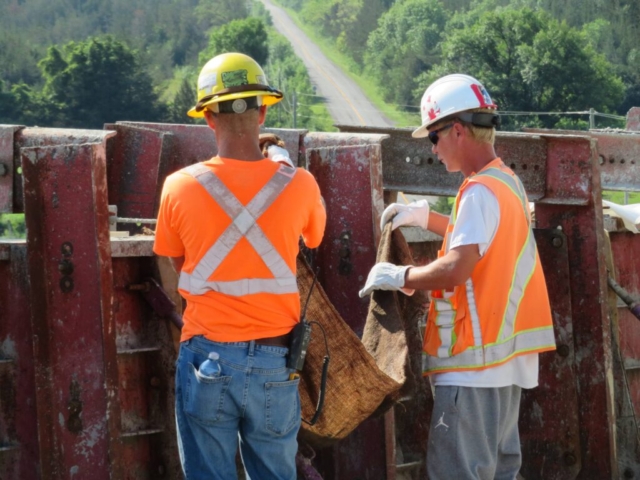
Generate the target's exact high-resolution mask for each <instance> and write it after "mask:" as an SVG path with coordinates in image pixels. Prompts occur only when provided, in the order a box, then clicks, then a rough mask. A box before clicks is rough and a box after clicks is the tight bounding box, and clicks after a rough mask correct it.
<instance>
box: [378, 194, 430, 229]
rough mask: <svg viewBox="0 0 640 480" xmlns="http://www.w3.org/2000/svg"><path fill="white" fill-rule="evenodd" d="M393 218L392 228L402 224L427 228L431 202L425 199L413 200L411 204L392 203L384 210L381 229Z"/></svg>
mask: <svg viewBox="0 0 640 480" xmlns="http://www.w3.org/2000/svg"><path fill="white" fill-rule="evenodd" d="M392 219H393V223H392V224H391V229H392V230H395V229H396V228H398V227H402V226H407V227H421V228H424V229H425V230H426V229H427V224H428V223H429V202H427V200H426V199H423V200H418V201H417V202H412V203H410V204H409V205H403V204H402V203H392V204H391V205H389V206H388V207H387V208H385V209H384V212H382V218H381V219H380V230H384V226H385V225H386V224H387V222H388V221H389V220H392Z"/></svg>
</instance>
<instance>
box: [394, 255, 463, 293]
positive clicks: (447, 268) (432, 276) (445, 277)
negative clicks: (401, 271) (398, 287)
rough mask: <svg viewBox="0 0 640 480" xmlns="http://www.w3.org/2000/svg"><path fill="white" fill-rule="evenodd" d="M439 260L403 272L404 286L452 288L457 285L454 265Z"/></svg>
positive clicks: (432, 288) (419, 288) (424, 288)
mask: <svg viewBox="0 0 640 480" xmlns="http://www.w3.org/2000/svg"><path fill="white" fill-rule="evenodd" d="M441 260H442V259H440V260H436V261H434V262H432V263H430V264H428V265H423V266H419V267H411V268H409V269H408V270H407V271H406V273H405V277H404V287H405V288H412V289H414V290H440V289H452V288H453V287H455V286H456V285H459V284H460V281H459V279H458V275H457V274H456V272H455V265H453V264H452V263H450V262H444V261H441Z"/></svg>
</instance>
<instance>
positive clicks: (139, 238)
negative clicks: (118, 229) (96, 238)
mask: <svg viewBox="0 0 640 480" xmlns="http://www.w3.org/2000/svg"><path fill="white" fill-rule="evenodd" d="M154 240H155V236H152V235H149V236H143V235H135V236H132V237H112V238H111V256H112V257H114V258H116V257H153V255H154V253H153V241H154Z"/></svg>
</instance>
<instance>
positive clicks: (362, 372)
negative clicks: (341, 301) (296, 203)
mask: <svg viewBox="0 0 640 480" xmlns="http://www.w3.org/2000/svg"><path fill="white" fill-rule="evenodd" d="M297 268H298V287H299V289H300V298H301V302H303V303H304V301H305V300H306V298H307V294H308V292H309V289H310V287H311V284H312V282H313V272H312V271H311V268H310V267H309V265H308V264H307V262H306V261H304V258H303V257H302V256H299V257H298V266H297ZM306 316H307V321H312V320H315V321H317V322H319V323H320V324H321V325H322V326H323V327H324V329H325V332H326V334H327V342H328V344H329V354H330V358H331V360H330V363H329V373H328V377H327V387H326V395H325V401H324V408H323V410H322V414H321V415H320V417H319V419H318V421H317V423H316V424H315V425H313V426H310V425H307V424H306V423H304V422H302V428H301V430H300V438H301V439H302V440H305V441H307V442H309V443H310V444H311V445H313V446H316V447H324V446H328V445H330V444H331V443H333V442H334V441H336V440H340V439H342V438H344V437H346V436H347V435H348V434H349V433H351V432H352V431H353V429H354V428H356V427H357V426H358V425H359V424H360V423H362V422H363V421H364V420H365V419H366V418H368V417H369V416H370V415H371V414H372V413H373V412H374V411H376V409H378V407H379V406H380V404H381V403H382V402H383V400H385V398H386V397H387V396H388V395H390V394H392V393H393V392H395V391H397V390H398V389H399V388H400V387H401V385H400V383H398V382H396V381H394V380H393V379H391V378H389V377H388V376H387V375H385V374H384V373H382V372H381V371H380V369H379V368H378V367H377V366H376V363H375V361H374V360H373V358H372V357H371V355H369V353H367V351H366V350H365V348H364V346H363V345H362V342H361V341H360V339H359V338H358V337H357V335H356V334H355V333H353V331H352V330H351V328H350V327H349V325H347V324H346V323H345V321H344V320H343V319H342V318H341V317H340V314H339V313H338V311H337V310H336V309H335V307H334V306H333V305H332V303H331V302H330V301H329V299H328V297H327V295H326V293H325V292H324V290H323V289H322V287H321V286H320V285H319V283H317V282H316V285H315V287H314V290H313V292H312V295H311V299H310V301H309V306H308V307H307V315H306ZM325 354H326V350H325V344H324V338H323V336H322V333H321V332H320V329H319V328H318V327H317V326H314V327H313V330H312V335H311V342H310V344H309V348H308V350H307V357H306V361H305V366H304V369H303V371H302V373H301V378H300V402H301V406H302V418H304V419H306V420H310V419H311V418H312V417H313V414H314V412H315V409H316V404H317V401H318V393H319V388H320V380H321V375H322V362H323V359H324V356H325Z"/></svg>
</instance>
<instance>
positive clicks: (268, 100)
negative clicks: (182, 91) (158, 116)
mask: <svg viewBox="0 0 640 480" xmlns="http://www.w3.org/2000/svg"><path fill="white" fill-rule="evenodd" d="M248 97H262V105H267V106H270V105H275V104H276V103H278V102H279V101H280V100H282V98H283V97H284V95H282V96H277V95H274V94H272V93H267V92H265V91H264V90H255V91H252V90H249V91H246V92H237V93H228V94H226V95H221V96H220V97H216V98H212V99H211V100H209V101H208V102H205V103H203V104H202V109H201V110H200V111H198V110H196V107H192V108H191V109H190V110H189V111H188V112H187V115H188V116H190V117H191V118H203V117H204V111H205V109H206V107H207V106H208V105H212V104H214V103H219V102H225V101H227V100H235V99H237V98H248Z"/></svg>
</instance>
